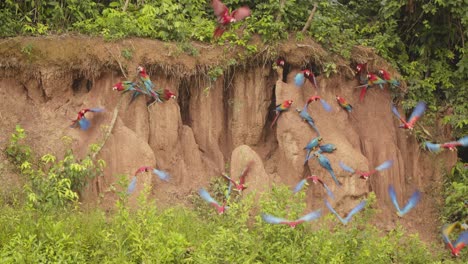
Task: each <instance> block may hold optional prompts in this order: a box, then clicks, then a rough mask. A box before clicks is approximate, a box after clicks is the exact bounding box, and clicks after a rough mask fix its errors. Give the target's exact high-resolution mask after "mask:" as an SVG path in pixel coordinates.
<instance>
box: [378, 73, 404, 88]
mask: <svg viewBox="0 0 468 264" xmlns="http://www.w3.org/2000/svg"><path fill="white" fill-rule="evenodd" d="M379 76H380V77H381V78H382V79H384V80H385V81H386V82H387V83H389V84H390V85H391V86H393V87H399V86H400V82H398V81H397V80H395V79H393V78H392V77H391V76H390V73H388V72H387V71H386V70H384V69H380V70H379Z"/></svg>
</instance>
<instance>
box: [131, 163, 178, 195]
mask: <svg viewBox="0 0 468 264" xmlns="http://www.w3.org/2000/svg"><path fill="white" fill-rule="evenodd" d="M149 171H151V172H152V173H153V174H154V175H156V176H158V177H159V178H160V179H161V180H163V181H166V182H167V181H169V178H170V176H169V174H168V173H167V172H165V171H162V170H158V169H155V168H153V167H149V166H143V167H140V168H138V170H137V171H136V172H135V174H134V175H133V178H132V181H131V182H130V184H129V185H128V188H127V193H128V194H132V193H133V191H135V187H136V184H137V176H138V174H140V173H143V172H149Z"/></svg>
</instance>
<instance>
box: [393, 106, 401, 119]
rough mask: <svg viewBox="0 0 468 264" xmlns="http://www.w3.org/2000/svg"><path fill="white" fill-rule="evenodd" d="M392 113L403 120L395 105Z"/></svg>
mask: <svg viewBox="0 0 468 264" xmlns="http://www.w3.org/2000/svg"><path fill="white" fill-rule="evenodd" d="M392 113H393V114H394V115H395V116H396V117H398V119H402V118H401V115H400V113H398V109H397V108H396V107H395V106H394V105H392Z"/></svg>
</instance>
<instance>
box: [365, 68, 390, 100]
mask: <svg viewBox="0 0 468 264" xmlns="http://www.w3.org/2000/svg"><path fill="white" fill-rule="evenodd" d="M386 83H387V82H386V81H385V80H382V79H380V78H379V76H377V75H375V74H373V73H368V74H367V83H366V84H364V85H361V86H358V87H362V88H361V93H360V94H359V101H361V102H362V101H363V100H364V97H365V95H366V92H367V89H369V88H371V87H372V86H374V85H379V86H380V89H383V85H384V84H386Z"/></svg>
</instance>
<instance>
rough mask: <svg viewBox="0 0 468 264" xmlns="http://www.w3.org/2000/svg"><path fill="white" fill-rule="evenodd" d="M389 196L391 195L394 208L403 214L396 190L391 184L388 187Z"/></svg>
mask: <svg viewBox="0 0 468 264" xmlns="http://www.w3.org/2000/svg"><path fill="white" fill-rule="evenodd" d="M388 194H389V195H390V200H392V203H393V206H395V208H396V209H397V211H398V212H401V210H400V206H399V205H398V201H397V198H396V193H395V188H393V185H391V184H390V185H389V186H388Z"/></svg>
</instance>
